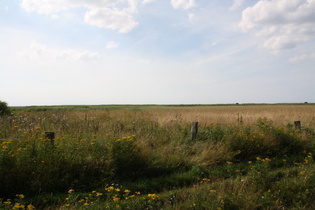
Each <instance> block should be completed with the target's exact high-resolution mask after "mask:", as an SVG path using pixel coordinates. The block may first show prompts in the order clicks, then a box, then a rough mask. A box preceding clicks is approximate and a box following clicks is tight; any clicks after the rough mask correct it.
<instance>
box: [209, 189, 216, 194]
mask: <svg viewBox="0 0 315 210" xmlns="http://www.w3.org/2000/svg"><path fill="white" fill-rule="evenodd" d="M209 192H211V193H216V192H217V191H216V190H209Z"/></svg>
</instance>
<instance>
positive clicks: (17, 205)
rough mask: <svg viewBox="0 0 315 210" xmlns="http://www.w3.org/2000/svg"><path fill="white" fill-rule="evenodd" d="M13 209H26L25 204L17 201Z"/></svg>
mask: <svg viewBox="0 0 315 210" xmlns="http://www.w3.org/2000/svg"><path fill="white" fill-rule="evenodd" d="M12 209H13V210H15V209H25V206H24V205H22V204H20V203H15V204H14V206H13V207H12Z"/></svg>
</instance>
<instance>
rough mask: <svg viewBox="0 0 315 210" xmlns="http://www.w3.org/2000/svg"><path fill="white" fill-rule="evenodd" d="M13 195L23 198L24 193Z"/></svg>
mask: <svg viewBox="0 0 315 210" xmlns="http://www.w3.org/2000/svg"><path fill="white" fill-rule="evenodd" d="M15 196H16V197H19V198H21V199H23V198H25V195H23V194H16V195H15Z"/></svg>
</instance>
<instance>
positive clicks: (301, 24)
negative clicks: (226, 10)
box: [239, 0, 315, 51]
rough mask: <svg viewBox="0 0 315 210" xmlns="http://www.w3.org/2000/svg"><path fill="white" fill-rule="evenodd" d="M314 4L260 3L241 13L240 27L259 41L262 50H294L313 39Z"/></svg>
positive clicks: (305, 0)
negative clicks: (252, 33) (260, 41)
mask: <svg viewBox="0 0 315 210" xmlns="http://www.w3.org/2000/svg"><path fill="white" fill-rule="evenodd" d="M314 11H315V0H270V1H259V2H257V3H256V4H255V5H254V6H252V7H248V8H246V9H245V10H244V11H243V14H242V20H241V22H240V24H239V26H240V27H241V28H242V29H243V31H244V32H254V35H255V36H256V37H259V38H262V42H263V43H262V46H263V47H264V48H267V49H270V50H273V51H278V50H283V49H290V48H294V47H296V46H297V45H299V44H300V43H302V42H306V41H309V40H311V39H313V38H314V37H315V12H314Z"/></svg>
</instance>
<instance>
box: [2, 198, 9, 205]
mask: <svg viewBox="0 0 315 210" xmlns="http://www.w3.org/2000/svg"><path fill="white" fill-rule="evenodd" d="M3 204H5V205H10V204H11V199H8V200H7V201H4V202H3Z"/></svg>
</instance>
